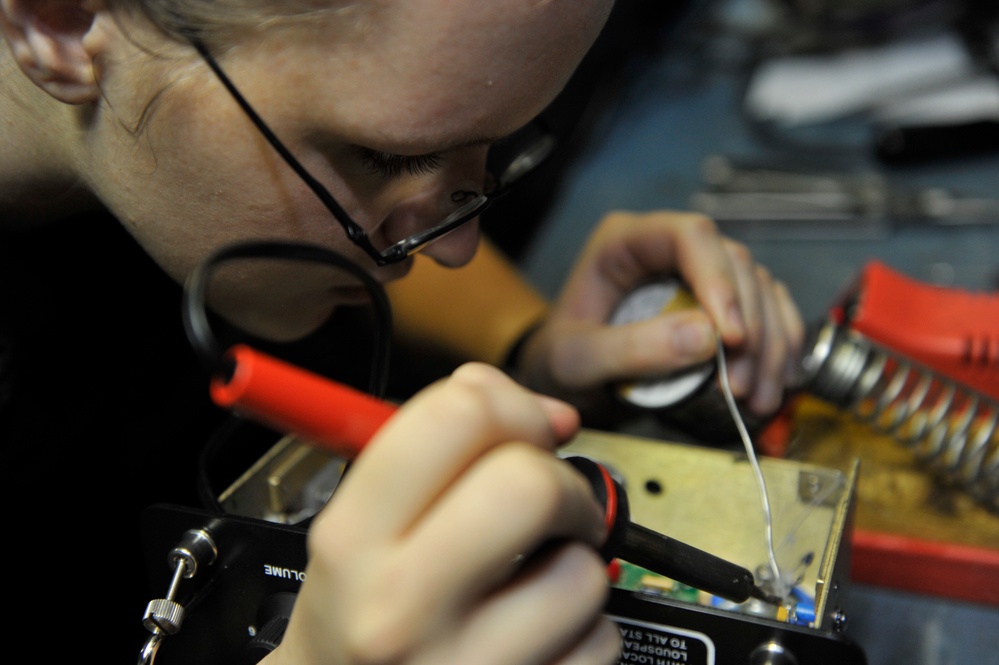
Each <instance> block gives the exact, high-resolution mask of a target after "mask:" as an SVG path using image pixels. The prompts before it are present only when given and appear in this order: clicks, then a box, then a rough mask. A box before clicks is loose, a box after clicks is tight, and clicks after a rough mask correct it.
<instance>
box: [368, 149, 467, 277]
mask: <svg viewBox="0 0 999 665" xmlns="http://www.w3.org/2000/svg"><path fill="white" fill-rule="evenodd" d="M485 158H486V149H485V148H474V149H473V148H469V149H467V150H464V151H462V154H461V155H455V156H454V158H453V159H449V160H448V164H447V166H445V168H443V169H441V170H440V171H439V172H437V173H435V174H433V175H431V176H427V177H425V178H420V183H419V186H418V190H419V191H416V192H414V193H413V194H411V195H409V196H406V197H405V198H403V199H402V200H400V201H399V202H397V203H396V204H395V205H394V206H393V208H392V210H391V212H390V213H389V215H388V217H386V218H385V220H384V222H383V224H382V229H381V232H382V234H383V236H384V238H385V241H386V242H387V243H389V244H391V243H394V242H398V241H399V240H402V239H403V238H408V237H410V236H412V235H415V234H417V233H422V232H425V231H427V230H428V229H432V228H434V227H436V226H438V225H439V224H441V223H442V222H444V220H445V219H447V217H448V216H449V215H451V214H452V213H454V212H455V211H456V210H458V209H459V208H461V207H462V206H464V205H467V204H469V203H470V202H471V201H472V200H474V199H475V198H476V197H478V196H480V195H481V194H482V192H483V187H484V180H485ZM478 241H479V225H478V220H477V219H470V220H468V221H467V222H465V223H464V224H462V225H461V226H459V227H458V228H456V229H453V230H452V231H450V232H448V233H446V234H444V235H443V236H440V237H438V238H436V239H434V240H432V241H431V242H430V243H428V244H427V245H426V246H425V247H424V248H422V249H421V250H420V253H422V254H425V255H427V256H428V257H430V258H432V259H434V260H435V261H436V262H437V263H439V264H441V265H443V266H446V267H450V268H457V267H460V266H463V265H465V264H466V263H468V262H469V261H470V260H471V259H472V257H473V256H474V254H475V250H476V248H477V247H478Z"/></svg>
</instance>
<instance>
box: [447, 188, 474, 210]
mask: <svg viewBox="0 0 999 665" xmlns="http://www.w3.org/2000/svg"><path fill="white" fill-rule="evenodd" d="M477 196H479V193H478V192H476V191H473V190H469V189H459V190H456V191H454V192H451V203H453V204H454V205H455V206H456V207H458V208H460V207H461V206H463V205H465V204H466V203H468V202H469V201H471V200H473V199H475V198H476V197H477Z"/></svg>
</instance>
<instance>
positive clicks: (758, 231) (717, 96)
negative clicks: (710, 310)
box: [483, 0, 999, 665]
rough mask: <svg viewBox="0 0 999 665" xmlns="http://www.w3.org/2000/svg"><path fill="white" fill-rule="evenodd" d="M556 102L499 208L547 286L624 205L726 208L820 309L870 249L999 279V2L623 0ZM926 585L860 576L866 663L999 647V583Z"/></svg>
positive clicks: (505, 244)
mask: <svg viewBox="0 0 999 665" xmlns="http://www.w3.org/2000/svg"><path fill="white" fill-rule="evenodd" d="M545 120H546V121H547V123H548V125H549V127H550V128H551V130H552V131H553V132H554V133H555V134H556V135H557V137H558V138H559V140H560V145H561V149H560V151H559V152H558V153H557V155H556V157H555V158H554V159H552V160H551V161H550V162H549V163H548V164H547V165H546V166H545V167H544V168H543V171H542V172H541V173H540V174H539V176H538V177H536V178H532V179H531V180H530V182H527V183H525V184H524V186H523V187H522V188H521V189H519V190H518V191H517V192H516V193H515V194H511V196H510V197H509V198H507V199H505V200H503V201H501V202H499V203H498V204H497V205H496V206H495V207H494V208H493V209H492V210H490V211H489V212H488V213H487V214H488V217H487V218H486V219H485V220H484V222H483V226H484V229H485V232H486V233H487V234H488V235H489V236H490V237H492V239H493V240H494V241H495V242H496V243H497V244H499V246H500V247H501V248H502V249H504V251H506V252H507V253H508V254H509V255H510V256H511V257H513V258H514V259H515V260H516V261H517V262H518V263H519V264H520V265H521V266H522V267H523V269H524V270H525V271H526V273H527V274H528V276H529V277H530V278H531V279H532V280H533V281H534V283H535V284H536V285H537V286H538V287H539V288H540V289H541V290H542V291H543V292H544V293H545V294H546V295H548V296H554V295H555V294H557V293H558V291H559V288H560V286H561V284H562V281H563V280H564V279H565V277H566V275H567V273H568V271H569V269H570V267H571V265H572V262H573V260H574V258H575V257H576V255H577V253H578V251H579V249H580V248H581V246H582V244H583V242H584V241H585V239H586V237H587V236H588V235H589V232H590V231H591V230H592V229H593V227H594V226H595V225H596V224H597V222H598V221H599V220H600V219H601V218H602V217H603V215H604V214H605V213H606V212H608V211H610V210H615V209H625V210H654V209H694V210H700V211H702V212H705V213H706V214H708V215H710V216H712V217H714V218H715V219H716V220H717V222H718V223H719V225H720V226H721V227H722V228H723V229H724V230H725V231H726V232H727V233H728V234H729V235H731V236H733V237H735V238H738V239H740V240H742V241H743V242H744V243H746V244H747V245H748V246H749V248H750V249H751V250H752V252H753V254H754V256H755V258H756V259H757V260H758V261H759V262H761V263H763V264H764V265H766V266H767V267H768V268H769V269H770V270H771V271H772V272H773V274H774V275H775V276H776V277H777V278H779V279H781V280H783V281H784V282H785V283H786V284H787V286H788V287H789V289H790V290H791V293H792V295H793V296H794V298H795V299H796V301H797V303H798V305H799V307H800V308H801V310H802V313H803V314H804V316H805V317H806V319H808V320H809V321H814V320H818V319H820V318H822V317H824V316H825V315H826V313H827V312H828V310H829V308H830V306H831V305H832V304H833V303H834V302H835V300H836V298H837V297H838V295H839V294H840V293H841V292H842V291H843V289H844V288H845V287H846V286H847V285H848V284H850V283H851V282H852V281H853V280H855V279H856V277H857V275H858V274H859V272H860V271H861V269H862V268H863V266H864V265H865V264H866V263H867V262H869V261H871V260H875V259H876V260H878V261H882V262H884V263H885V264H887V265H889V266H891V267H892V268H893V269H895V270H897V271H900V272H902V273H904V274H906V275H908V276H909V277H911V278H913V279H916V280H919V281H921V282H925V283H927V284H934V285H939V286H944V287H952V288H959V289H966V290H969V291H974V292H986V293H994V292H995V291H996V290H997V288H999V252H997V250H999V3H994V2H987V1H984V0H964V1H958V0H687V1H685V2H660V1H656V0H618V3H617V5H616V7H615V10H614V13H613V15H612V18H611V21H610V23H609V25H608V29H607V31H606V32H605V33H604V34H603V35H602V37H601V39H600V41H599V42H598V43H597V44H596V45H595V47H594V49H593V50H592V51H591V53H590V54H589V56H588V57H587V60H586V61H585V62H584V64H583V67H582V68H581V69H580V70H579V72H578V74H577V75H576V77H575V78H574V79H573V80H572V81H571V83H570V84H569V86H568V87H567V88H566V90H565V92H564V93H563V94H562V96H561V97H560V98H559V99H557V100H556V101H555V103H554V104H553V105H552V106H551V107H550V108H549V109H548V110H547V112H546V113H545ZM862 474H863V471H862ZM951 512H954V511H953V510H952V511H951ZM912 519H916V520H919V519H922V517H921V516H920V514H919V513H916V516H915V517H913V518H912ZM934 519H935V517H934ZM975 520H977V521H969V522H962V521H960V520H958V521H957V522H955V523H954V524H953V528H955V529H956V530H958V531H961V530H964V531H968V530H975V531H976V533H978V535H979V539H978V541H977V545H978V546H979V547H981V548H982V549H981V551H984V552H986V553H989V552H992V553H996V554H997V556H999V537H996V536H993V535H992V534H996V533H999V516H996V515H992V514H988V515H984V516H982V515H976V516H975ZM982 525H984V526H982ZM940 538H941V542H946V536H944V535H943V534H941V536H940ZM987 579H995V578H994V577H989V578H987ZM919 589H921V586H920V585H919V584H913V585H912V588H911V589H907V588H899V586H898V585H897V584H894V585H880V584H878V582H877V580H870V579H864V580H862V581H861V582H859V583H856V584H854V585H853V589H852V591H851V596H850V597H851V606H850V607H848V608H847V609H848V614H849V628H848V631H847V634H848V635H850V636H851V637H853V638H854V639H855V640H857V641H858V642H859V643H860V644H861V645H862V646H863V647H864V649H865V650H866V651H867V654H868V658H869V661H870V663H872V665H888V664H896V663H897V664H903V663H904V664H906V665H911V664H926V665H931V664H932V665H937V664H939V665H943V664H950V663H992V664H995V663H999V601H996V602H992V601H990V600H985V601H981V600H972V601H968V600H966V599H962V598H957V597H954V596H952V595H950V594H947V593H925V592H922V591H920V590H919ZM983 597H984V598H995V597H996V595H995V593H992V594H991V595H986V596H983Z"/></svg>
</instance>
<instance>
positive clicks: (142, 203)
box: [87, 0, 612, 334]
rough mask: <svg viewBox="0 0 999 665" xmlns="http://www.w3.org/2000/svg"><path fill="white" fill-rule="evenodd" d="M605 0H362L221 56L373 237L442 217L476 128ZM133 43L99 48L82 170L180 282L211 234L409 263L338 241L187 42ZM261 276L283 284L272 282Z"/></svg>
mask: <svg viewBox="0 0 999 665" xmlns="http://www.w3.org/2000/svg"><path fill="white" fill-rule="evenodd" d="M611 4H612V0H586V1H584V0H571V1H561V0H550V1H548V2H543V1H542V2H539V1H537V0H503V1H499V2H489V3H480V2H474V1H469V2H453V1H448V0H405V1H404V2H402V1H390V2H371V3H363V2H362V3H358V7H357V9H356V12H357V13H356V14H355V15H347V16H345V17H341V18H339V19H338V18H336V17H335V15H333V16H332V17H331V19H330V20H331V21H337V20H340V21H342V22H344V23H341V24H340V27H337V26H336V25H334V26H333V27H329V26H327V27H325V28H320V27H316V26H311V27H304V26H299V27H294V28H281V29H278V30H275V31H274V32H273V33H271V34H268V35H265V36H264V37H263V38H259V39H258V38H252V39H251V38H248V39H247V40H245V42H241V43H239V44H236V45H235V46H234V47H233V48H232V49H231V50H227V51H225V52H224V53H220V54H219V55H218V61H219V63H220V64H221V66H222V68H223V69H224V70H225V71H226V73H227V74H228V75H229V77H230V78H231V79H232V81H233V83H234V84H235V85H236V86H237V87H238V88H239V89H240V90H241V91H242V93H243V94H244V96H245V97H246V99H247V100H248V101H249V102H250V104H252V105H253V106H254V108H255V109H256V110H257V112H258V113H259V114H260V115H261V117H262V118H263V119H264V120H265V121H266V122H267V123H268V124H269V125H270V127H271V128H272V129H273V130H274V131H275V133H276V134H277V135H278V136H279V137H280V138H281V140H282V141H283V142H284V143H285V145H286V146H288V148H289V149H290V150H291V151H292V153H294V154H295V156H296V157H297V158H298V159H299V160H300V161H301V162H302V163H303V164H304V165H305V167H306V168H308V169H309V170H310V172H311V173H312V174H313V175H314V176H315V177H316V178H317V179H318V180H319V181H320V182H322V183H323V184H324V185H325V186H326V187H327V188H328V189H329V190H330V191H331V192H332V193H333V195H334V196H335V197H336V198H337V200H338V201H339V202H340V204H341V205H342V206H343V207H344V208H345V209H346V210H347V212H348V213H349V214H350V215H351V217H353V218H354V219H355V221H357V222H358V223H359V224H360V225H361V226H362V227H364V228H365V230H366V231H367V233H368V235H369V236H370V237H371V239H372V241H373V242H374V243H375V244H376V245H377V246H386V245H388V244H389V243H391V242H393V241H396V240H399V239H401V238H403V237H406V236H408V235H411V234H412V233H414V232H416V231H419V230H423V229H425V228H428V227H430V226H433V225H434V224H436V223H438V222H439V221H441V220H442V219H443V217H444V216H445V215H446V214H447V213H448V212H450V210H451V208H452V206H453V204H452V203H451V198H452V194H453V193H455V192H461V191H475V192H481V191H482V189H483V179H484V175H485V174H484V163H485V157H486V152H487V149H488V145H489V143H490V142H492V141H494V140H496V139H500V138H502V137H504V136H506V135H508V134H510V133H511V132H513V131H514V130H516V129H517V128H519V127H521V126H523V125H524V124H526V123H527V122H529V121H530V120H531V119H532V118H533V117H534V116H535V115H536V114H537V113H539V112H540V111H541V110H542V109H543V108H544V107H545V106H546V105H547V104H548V103H549V102H550V101H551V100H552V99H553V97H554V96H555V95H556V94H557V93H558V92H559V90H560V89H561V88H562V86H563V85H564V84H565V82H566V81H567V79H568V77H569V76H570V74H571V73H572V71H573V69H574V68H575V66H576V65H577V64H578V62H579V60H580V59H581V58H582V56H583V54H584V52H585V51H586V49H588V48H589V46H590V45H591V43H592V41H593V40H594V39H595V37H596V35H597V33H598V31H599V30H600V28H601V27H602V26H603V23H604V21H605V19H606V16H607V13H608V12H609V10H610V6H611ZM348 22H349V23H348ZM344 25H349V26H350V27H349V28H345V27H343V26H344ZM124 30H125V31H126V32H127V31H128V26H127V25H126V26H125V28H124ZM133 41H139V42H142V41H143V40H142V39H140V40H135V39H134V37H132V39H131V40H130V36H129V35H127V34H126V35H121V36H119V37H117V38H115V40H114V42H113V43H115V44H117V45H118V48H119V49H120V50H119V51H118V53H115V52H113V51H109V57H108V58H105V59H104V60H103V61H102V62H101V65H102V67H103V73H102V77H103V79H102V81H103V86H102V87H103V90H104V93H105V95H106V101H105V105H106V107H107V108H106V109H105V110H103V111H102V112H101V114H99V115H98V117H97V119H96V121H95V122H96V124H95V129H94V131H93V134H94V136H93V140H91V144H92V145H93V146H94V149H93V150H92V152H91V155H92V159H93V161H92V163H91V164H88V165H87V170H88V172H89V174H90V183H91V185H92V186H93V187H94V189H95V190H96V191H97V192H98V194H99V196H101V198H102V199H103V200H104V201H105V202H106V203H107V204H108V205H109V207H110V208H111V209H112V211H113V212H115V213H116V215H117V216H118V217H119V218H120V219H122V221H123V222H124V223H125V224H126V225H127V226H128V228H129V230H130V231H131V232H132V233H133V234H134V236H135V237H136V238H137V239H138V240H139V242H140V243H141V244H142V245H143V246H144V247H145V248H146V249H147V251H148V252H149V253H150V254H151V255H152V257H153V258H154V259H155V260H156V261H157V262H158V263H160V265H162V266H163V267H164V268H165V269H166V270H167V272H168V273H170V274H171V275H173V276H174V277H175V278H176V279H178V280H182V279H183V278H184V277H185V276H186V274H187V273H188V272H189V271H190V270H191V269H192V268H193V267H194V266H195V265H196V264H197V263H198V262H199V261H201V260H202V259H204V258H205V257H206V256H207V255H208V254H209V253H210V252H211V251H213V250H215V249H217V248H219V247H221V246H222V245H225V244H228V243H232V242H235V241H240V240H247V239H261V238H267V239H284V240H296V241H305V242H311V243H316V244H319V245H321V246H324V247H327V248H331V249H334V250H337V251H339V252H341V253H342V254H345V255H346V256H348V257H350V258H352V259H354V260H356V261H357V262H358V263H359V264H361V265H362V266H365V267H367V268H369V269H370V271H371V273H372V274H373V275H374V276H375V277H376V278H377V279H379V280H381V281H388V280H391V279H395V278H398V277H401V276H402V275H404V274H405V273H406V272H407V270H408V269H409V265H410V261H411V260H407V261H406V262H403V263H401V264H396V265H391V266H387V267H383V268H376V267H375V265H374V263H373V262H372V261H371V259H370V258H369V257H367V256H366V255H365V254H363V253H362V252H361V251H360V250H359V249H358V248H356V247H354V246H353V245H352V244H351V243H350V241H349V240H348V239H347V238H346V236H345V234H344V232H343V230H342V229H341V227H340V226H339V224H337V223H336V221H335V220H334V219H333V218H332V216H331V215H330V213H329V212H328V211H327V210H326V209H325V208H324V207H323V206H322V204H321V203H320V202H319V201H318V199H317V198H316V197H315V195H314V194H313V193H312V192H311V191H310V190H309V189H307V188H306V187H305V186H304V184H302V183H301V181H300V180H299V179H298V177H297V176H296V175H295V174H294V173H293V172H292V171H291V169H290V168H289V167H288V166H287V165H286V164H285V163H284V162H283V161H282V160H281V159H280V157H279V156H278V155H277V153H276V152H275V151H274V150H273V148H272V147H271V146H270V145H269V144H267V143H266V141H265V140H264V139H263V138H262V137H261V136H260V134H259V133H258V132H257V130H256V129H255V128H254V127H253V126H252V125H251V124H250V122H249V120H248V119H247V118H246V116H245V115H244V114H243V112H242V111H241V110H240V108H239V107H238V106H237V104H236V102H235V101H234V100H233V99H232V98H231V97H230V95H229V94H228V92H227V91H226V90H225V89H224V87H223V86H222V84H221V83H220V82H219V81H218V80H217V79H216V78H215V77H214V75H213V74H212V73H211V71H210V70H209V69H208V67H207V66H206V65H205V64H204V63H203V62H202V61H201V60H199V59H198V58H197V56H196V55H195V54H194V53H193V50H190V51H189V50H187V49H186V48H185V49H182V50H183V51H184V53H183V54H182V57H181V60H180V61H178V59H177V58H172V57H166V58H163V57H157V56H156V55H149V54H148V53H147V52H145V51H143V50H139V49H137V48H135V46H134V45H133ZM178 63H180V64H178ZM164 86H165V87H164ZM157 93H159V94H157ZM153 97H155V101H154V102H153V104H152V105H151V106H149V107H148V108H149V114H148V118H147V121H146V123H145V125H144V126H143V129H142V131H141V133H139V134H138V135H135V134H130V133H129V132H127V131H124V130H123V128H122V124H121V123H126V124H129V123H135V122H136V121H137V119H138V118H140V117H141V114H142V113H143V110H144V109H146V108H147V105H148V103H149V101H150V100H151V99H153ZM477 241H478V229H477V225H476V223H475V222H470V223H468V224H467V225H466V226H463V227H461V228H459V229H457V230H456V231H454V232H452V233H451V234H448V235H447V236H444V237H443V238H441V239H440V240H438V241H436V242H435V243H433V244H431V245H430V246H428V247H427V248H426V249H425V250H424V254H426V255H428V256H430V257H432V258H433V259H434V260H436V261H437V262H439V263H441V264H443V265H445V266H451V267H457V266H461V265H463V264H465V263H466V262H468V261H469V260H470V259H471V257H472V255H473V254H474V252H475V248H476V245H477ZM244 286H245V285H244ZM263 286H264V285H263V284H259V283H258V284H256V285H255V286H254V288H257V287H261V288H262V287H263ZM266 287H267V288H268V289H270V290H272V292H274V293H288V291H285V289H286V287H287V289H290V290H294V289H293V284H281V283H275V282H274V281H273V280H269V281H268V283H267V285H266ZM327 287H328V288H326V289H325V291H326V293H327V295H332V299H333V301H336V302H350V301H354V300H356V299H357V290H356V288H355V287H348V286H343V285H338V284H329V285H327ZM288 300H289V301H290V300H291V298H288ZM275 332H277V334H280V333H279V332H278V331H275Z"/></svg>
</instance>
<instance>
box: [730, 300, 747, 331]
mask: <svg viewBox="0 0 999 665" xmlns="http://www.w3.org/2000/svg"><path fill="white" fill-rule="evenodd" d="M727 323H728V327H729V329H730V330H732V331H733V332H735V333H737V334H738V335H739V336H742V335H745V334H746V324H745V323H744V322H743V320H742V312H740V311H739V308H738V307H737V306H735V305H732V306H731V307H729V308H728V322H727Z"/></svg>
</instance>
